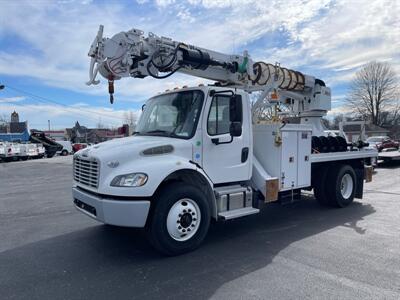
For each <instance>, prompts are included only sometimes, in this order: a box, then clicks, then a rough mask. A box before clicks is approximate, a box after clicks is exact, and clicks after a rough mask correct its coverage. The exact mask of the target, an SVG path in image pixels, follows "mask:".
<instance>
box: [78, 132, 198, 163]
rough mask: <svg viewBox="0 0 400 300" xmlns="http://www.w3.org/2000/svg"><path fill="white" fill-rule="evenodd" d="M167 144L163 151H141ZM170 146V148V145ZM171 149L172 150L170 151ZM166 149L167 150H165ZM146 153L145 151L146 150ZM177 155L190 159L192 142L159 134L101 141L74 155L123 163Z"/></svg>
mask: <svg viewBox="0 0 400 300" xmlns="http://www.w3.org/2000/svg"><path fill="white" fill-rule="evenodd" d="M160 146H168V147H167V148H165V149H164V151H163V152H164V153H161V154H154V153H153V152H152V151H149V152H150V153H148V154H144V153H143V151H145V150H149V149H154V148H155V147H160ZM170 146H172V148H171V147H170ZM171 149H172V151H171ZM167 150H168V151H167ZM146 153H147V152H146ZM170 154H173V155H177V156H181V157H185V158H187V159H189V160H190V159H192V143H191V142H190V141H189V140H183V139H177V138H170V137H160V136H137V135H136V136H130V137H126V138H121V139H114V140H111V141H107V142H103V143H100V144H97V145H94V146H91V147H88V148H85V149H82V150H80V151H78V152H77V153H76V154H75V155H78V156H82V157H83V158H84V157H95V158H97V159H98V160H100V161H101V162H108V161H118V163H123V162H125V161H127V160H129V161H132V160H134V159H140V158H145V157H149V156H154V155H170Z"/></svg>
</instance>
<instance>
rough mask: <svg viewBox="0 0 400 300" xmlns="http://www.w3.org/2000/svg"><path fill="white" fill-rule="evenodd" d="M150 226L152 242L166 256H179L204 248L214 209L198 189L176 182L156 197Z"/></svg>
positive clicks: (148, 227) (148, 228)
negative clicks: (200, 247)
mask: <svg viewBox="0 0 400 300" xmlns="http://www.w3.org/2000/svg"><path fill="white" fill-rule="evenodd" d="M154 200H155V204H154V205H155V207H154V209H153V213H152V216H151V217H150V220H149V223H148V225H147V231H148V237H149V240H150V243H151V244H152V245H153V246H154V247H155V248H156V249H157V250H158V251H160V252H162V253H164V254H166V255H170V256H173V255H179V254H183V253H186V252H189V251H192V250H194V249H196V248H198V247H199V246H200V244H201V243H202V242H203V240H204V238H205V237H206V235H207V232H208V228H209V226H210V207H209V204H208V202H207V199H206V198H205V196H204V194H203V193H202V192H201V191H200V190H199V189H197V188H196V187H194V186H191V185H187V184H184V183H173V184H170V185H167V186H166V187H164V188H163V189H162V190H161V191H160V192H159V193H158V195H157V196H156V197H155V199H154Z"/></svg>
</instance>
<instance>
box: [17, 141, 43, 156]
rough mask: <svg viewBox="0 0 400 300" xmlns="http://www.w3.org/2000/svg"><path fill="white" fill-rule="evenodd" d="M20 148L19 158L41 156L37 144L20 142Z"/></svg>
mask: <svg viewBox="0 0 400 300" xmlns="http://www.w3.org/2000/svg"><path fill="white" fill-rule="evenodd" d="M19 148H20V153H19V159H21V160H27V159H29V158H36V157H38V156H39V153H38V148H37V146H36V144H31V143H20V144H19Z"/></svg>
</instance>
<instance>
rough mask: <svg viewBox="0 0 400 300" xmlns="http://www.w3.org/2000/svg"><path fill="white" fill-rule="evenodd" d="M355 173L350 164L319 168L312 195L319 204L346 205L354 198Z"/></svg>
mask: <svg viewBox="0 0 400 300" xmlns="http://www.w3.org/2000/svg"><path fill="white" fill-rule="evenodd" d="M355 190H356V174H355V172H354V169H353V168H352V167H351V166H350V165H342V164H340V165H333V166H330V167H329V168H327V167H325V168H322V169H321V170H320V174H319V176H318V178H317V179H316V183H315V184H314V195H315V198H316V200H317V201H318V202H319V203H320V204H321V205H330V206H335V207H346V206H348V205H349V204H350V203H352V202H353V200H354V194H355Z"/></svg>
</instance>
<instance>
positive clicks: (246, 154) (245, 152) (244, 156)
mask: <svg viewBox="0 0 400 300" xmlns="http://www.w3.org/2000/svg"><path fill="white" fill-rule="evenodd" d="M248 157H249V147H244V148H243V149H242V156H241V161H242V163H244V162H246V161H247V158H248Z"/></svg>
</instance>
